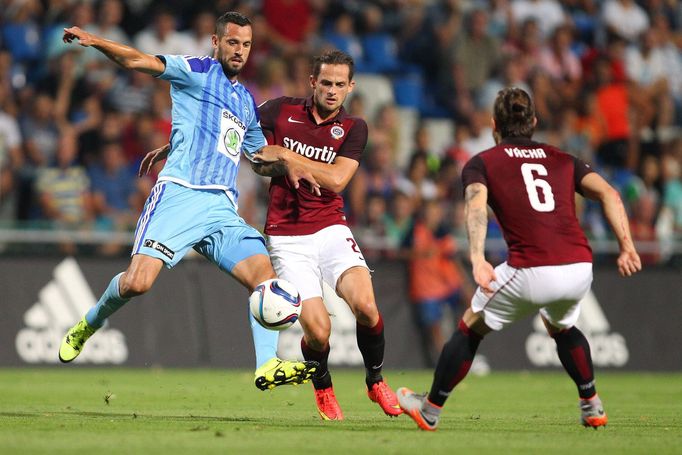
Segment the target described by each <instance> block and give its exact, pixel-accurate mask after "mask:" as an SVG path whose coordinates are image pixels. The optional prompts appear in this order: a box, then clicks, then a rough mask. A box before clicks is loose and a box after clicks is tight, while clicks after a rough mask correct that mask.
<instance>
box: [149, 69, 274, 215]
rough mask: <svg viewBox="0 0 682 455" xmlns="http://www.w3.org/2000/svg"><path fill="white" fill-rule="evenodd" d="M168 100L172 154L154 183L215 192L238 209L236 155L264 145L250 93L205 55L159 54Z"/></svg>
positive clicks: (237, 159) (237, 164)
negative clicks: (168, 88) (223, 193)
mask: <svg viewBox="0 0 682 455" xmlns="http://www.w3.org/2000/svg"><path fill="white" fill-rule="evenodd" d="M159 57H160V58H162V59H163V60H165V62H166V69H165V70H164V72H163V73H161V74H160V75H159V76H158V77H159V78H161V79H165V80H168V81H170V83H171V92H170V93H171V99H172V101H173V111H172V116H173V129H172V132H171V140H170V144H171V151H170V153H169V155H168V160H167V162H166V165H165V166H164V168H163V171H161V173H160V174H159V181H164V180H167V181H172V182H175V183H178V184H180V185H183V186H186V187H189V188H202V189H220V190H224V191H226V192H227V195H228V197H229V198H230V200H231V201H232V202H233V203H234V204H235V206H236V205H237V197H238V195H239V192H238V191H237V187H236V182H237V172H238V171H239V158H240V153H241V152H242V151H243V152H244V153H245V154H246V155H247V157H250V156H252V155H253V153H255V152H256V151H257V150H258V149H260V148H261V147H263V146H265V145H266V144H267V142H266V140H265V137H264V136H263V131H262V130H261V127H260V123H259V121H258V111H257V109H256V104H255V102H254V100H253V96H251V93H249V91H248V90H247V89H246V88H245V87H244V86H243V85H241V84H240V83H239V82H231V81H230V80H229V79H228V78H227V76H225V73H224V72H223V68H222V66H221V65H220V62H218V61H217V60H215V59H213V58H210V57H190V56H179V55H164V56H159Z"/></svg>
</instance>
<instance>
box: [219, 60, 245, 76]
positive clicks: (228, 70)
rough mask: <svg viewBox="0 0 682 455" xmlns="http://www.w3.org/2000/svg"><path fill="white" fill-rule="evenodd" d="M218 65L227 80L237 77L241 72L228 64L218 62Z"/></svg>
mask: <svg viewBox="0 0 682 455" xmlns="http://www.w3.org/2000/svg"><path fill="white" fill-rule="evenodd" d="M220 65H221V66H222V67H223V73H225V76H227V78H228V79H232V78H234V77H237V76H238V75H239V73H240V72H241V70H242V68H241V67H239V68H235V67H232V66H230V63H229V62H227V63H223V62H220Z"/></svg>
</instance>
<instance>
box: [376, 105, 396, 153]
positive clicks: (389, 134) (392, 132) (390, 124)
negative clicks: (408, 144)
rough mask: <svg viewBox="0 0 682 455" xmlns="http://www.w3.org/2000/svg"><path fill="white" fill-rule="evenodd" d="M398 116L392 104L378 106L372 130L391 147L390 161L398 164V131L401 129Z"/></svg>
mask: <svg viewBox="0 0 682 455" xmlns="http://www.w3.org/2000/svg"><path fill="white" fill-rule="evenodd" d="M399 116H400V114H399V113H398V108H397V106H396V105H395V104H393V103H386V104H384V105H383V106H380V107H379V109H377V112H376V118H375V119H374V123H373V125H372V128H375V129H376V130H377V131H381V132H382V133H383V134H384V135H385V136H386V140H387V141H388V145H389V147H391V160H392V161H393V162H394V163H397V162H399V158H400V157H399V156H398V153H399V150H400V148H399V147H400V138H401V135H400V129H401V127H402V125H401V123H400V117H399Z"/></svg>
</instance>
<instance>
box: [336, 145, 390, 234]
mask: <svg viewBox="0 0 682 455" xmlns="http://www.w3.org/2000/svg"><path fill="white" fill-rule="evenodd" d="M399 178H400V173H399V172H398V170H397V169H396V167H395V163H394V162H393V161H392V160H391V147H390V145H389V143H388V140H387V139H386V138H385V136H380V135H375V137H374V138H373V142H372V143H371V144H370V149H369V152H368V154H367V159H366V160H363V161H362V162H361V164H360V168H359V169H358V172H357V173H356V174H355V176H354V177H353V179H352V180H351V181H350V184H349V185H348V188H347V192H348V196H347V197H345V198H344V199H345V200H346V204H347V209H348V210H347V211H346V213H347V214H348V215H349V216H350V220H351V222H352V223H353V224H358V223H362V222H363V221H364V218H365V216H366V213H367V199H368V197H369V196H372V195H379V196H381V197H383V198H384V199H385V200H390V199H391V198H392V197H393V194H394V192H395V190H396V187H397V184H398V179H399Z"/></svg>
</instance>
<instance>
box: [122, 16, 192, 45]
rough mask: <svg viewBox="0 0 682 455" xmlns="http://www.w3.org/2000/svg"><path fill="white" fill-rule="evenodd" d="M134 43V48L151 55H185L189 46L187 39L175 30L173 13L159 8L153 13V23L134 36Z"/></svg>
mask: <svg viewBox="0 0 682 455" xmlns="http://www.w3.org/2000/svg"><path fill="white" fill-rule="evenodd" d="M134 42H135V48H137V49H139V50H140V51H142V52H147V53H150V54H153V55H157V54H175V55H185V54H186V53H187V49H188V48H189V47H190V46H191V43H190V41H189V38H188V37H187V36H186V35H184V34H182V33H180V32H179V31H178V30H177V24H176V20H175V16H174V15H173V13H172V12H171V11H170V10H169V9H167V8H165V7H161V6H160V7H158V8H157V9H156V11H155V12H154V19H153V22H152V23H151V24H150V25H149V26H147V27H146V28H145V29H144V30H142V31H141V32H139V33H138V34H137V35H135V39H134Z"/></svg>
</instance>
